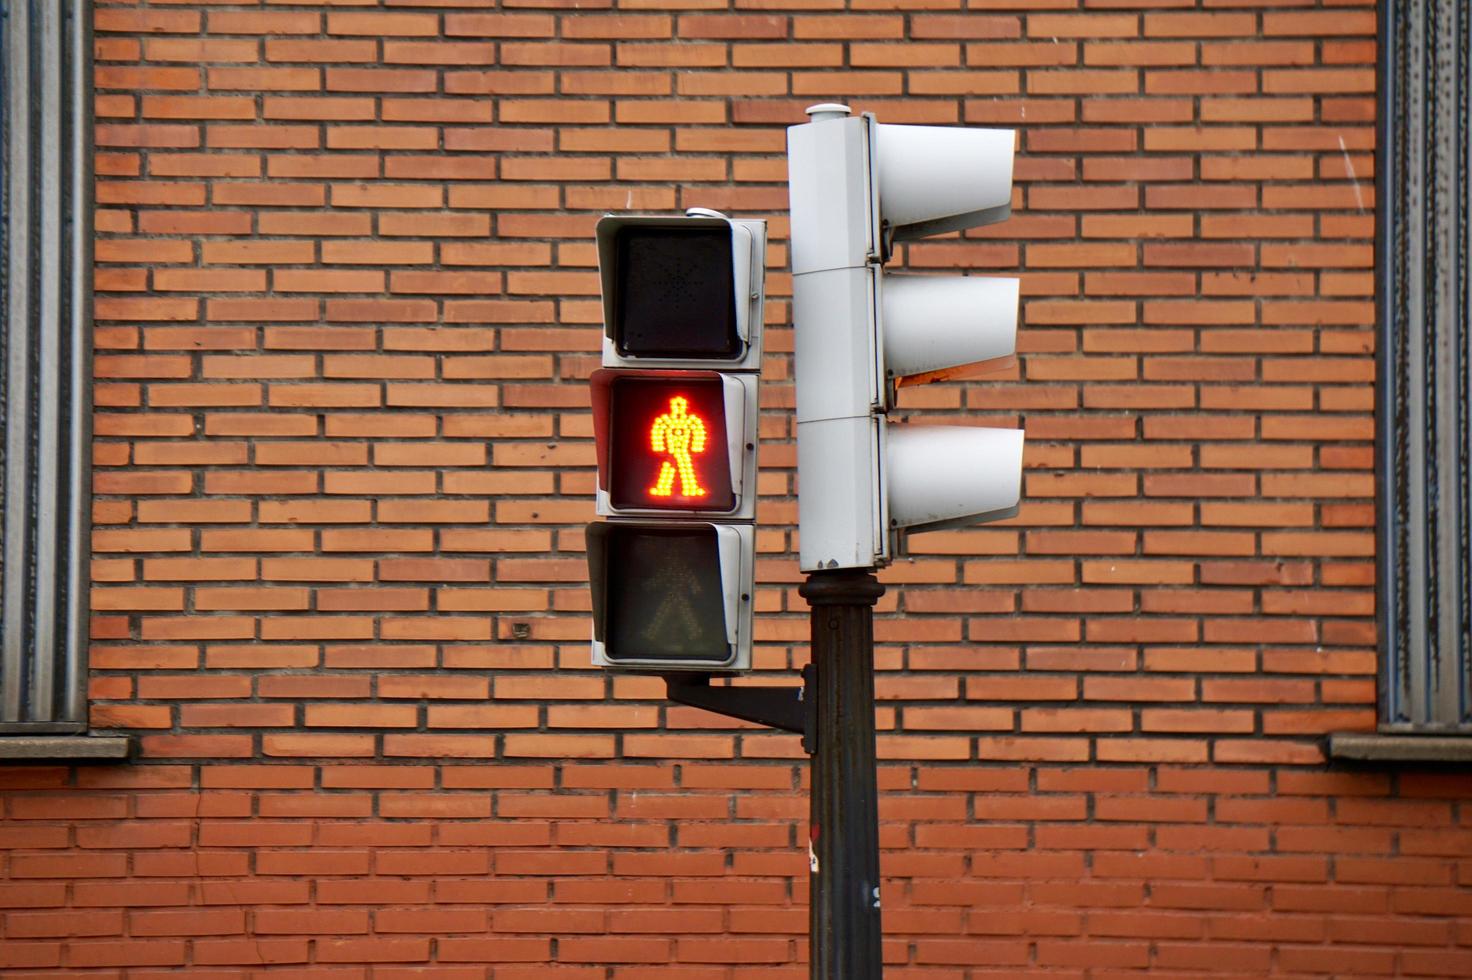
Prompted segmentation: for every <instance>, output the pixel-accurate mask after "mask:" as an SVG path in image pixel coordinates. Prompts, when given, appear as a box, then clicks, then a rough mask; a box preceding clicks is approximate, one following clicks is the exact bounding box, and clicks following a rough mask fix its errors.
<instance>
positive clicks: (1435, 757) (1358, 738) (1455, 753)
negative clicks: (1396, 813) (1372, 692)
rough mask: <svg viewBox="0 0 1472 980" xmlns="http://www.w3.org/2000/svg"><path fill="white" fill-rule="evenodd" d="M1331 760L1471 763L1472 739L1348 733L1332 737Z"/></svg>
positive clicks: (1469, 737)
mask: <svg viewBox="0 0 1472 980" xmlns="http://www.w3.org/2000/svg"><path fill="white" fill-rule="evenodd" d="M1329 757H1330V758H1333V759H1340V760H1345V761H1357V762H1440V763H1455V762H1472V735H1398V734H1390V733H1380V732H1345V733H1339V734H1334V735H1330V736H1329Z"/></svg>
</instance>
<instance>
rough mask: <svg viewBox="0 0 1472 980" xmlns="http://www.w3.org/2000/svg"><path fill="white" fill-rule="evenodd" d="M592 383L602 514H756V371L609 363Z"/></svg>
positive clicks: (742, 516) (751, 517)
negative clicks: (661, 368) (615, 365)
mask: <svg viewBox="0 0 1472 980" xmlns="http://www.w3.org/2000/svg"><path fill="white" fill-rule="evenodd" d="M591 389H592V398H593V433H594V439H595V442H596V444H597V447H598V497H597V511H598V513H599V514H600V515H602V516H605V517H620V516H637V515H641V514H648V513H651V512H657V513H667V514H674V516H679V515H678V514H676V513H675V512H681V513H683V514H684V515H686V516H710V517H723V518H731V519H740V520H754V519H755V516H756V444H757V437H756V435H757V430H756V427H757V408H758V406H757V401H756V399H757V378H756V375H755V374H737V373H734V372H718V371H688V370H686V371H638V370H625V369H617V368H605V369H603V370H601V371H595V372H594V373H593V376H592V379H591Z"/></svg>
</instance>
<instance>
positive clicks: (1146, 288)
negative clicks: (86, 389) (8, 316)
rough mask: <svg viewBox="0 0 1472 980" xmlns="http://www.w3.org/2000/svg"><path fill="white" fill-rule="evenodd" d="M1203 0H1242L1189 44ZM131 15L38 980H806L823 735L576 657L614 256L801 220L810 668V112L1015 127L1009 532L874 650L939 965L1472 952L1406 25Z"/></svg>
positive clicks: (771, 541) (983, 967)
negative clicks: (90, 565) (1023, 457)
mask: <svg viewBox="0 0 1472 980" xmlns="http://www.w3.org/2000/svg"><path fill="white" fill-rule="evenodd" d="M1198 6H1201V7H1202V9H1198ZM576 7H577V8H578V9H573V8H574V5H573V4H570V3H568V4H560V3H557V2H555V0H545V2H543V0H528V2H527V4H526V5H525V6H516V5H515V4H514V3H513V2H512V0H507V2H505V3H503V4H501V5H500V6H499V7H497V6H494V5H492V4H491V3H490V2H489V0H486V2H478V0H463V2H462V3H460V4H459V5H439V4H435V3H432V2H427V0H402V2H394V0H388V2H387V3H386V4H382V5H380V4H377V3H372V2H369V3H366V4H354V3H329V2H325V0H324V2H319V3H312V2H307V0H303V2H300V3H277V2H270V3H266V4H258V3H257V4H250V3H235V4H231V3H205V2H203V0H201V2H198V3H191V2H188V0H186V2H180V3H175V2H163V0H153V2H146V0H139V2H118V3H113V2H106V0H99V3H98V5H97V12H96V26H97V111H98V121H97V144H98V159H97V172H98V181H97V196H98V204H99V208H98V215H97V226H98V245H97V258H98V267H97V289H98V296H97V318H98V325H97V334H96V339H97V359H96V365H95V367H96V375H97V388H96V401H97V406H98V415H97V427H96V430H97V444H96V471H95V490H96V494H97V499H96V504H95V520H96V548H95V551H96V553H95V564H94V576H95V581H96V588H95V589H94V593H93V605H94V608H95V610H96V614H95V618H94V626H93V634H94V637H95V645H94V647H93V650H92V665H93V668H94V671H93V678H92V698H93V706H94V707H93V722H94V725H95V726H96V727H98V728H100V729H115V730H124V731H129V732H132V733H134V734H136V736H137V739H138V746H139V753H138V754H139V758H138V759H137V760H136V761H135V762H133V763H131V764H128V765H124V766H119V767H114V768H105V767H96V768H78V769H67V768H48V767H34V768H21V769H12V770H6V771H4V772H3V773H0V786H3V787H4V791H3V793H0V816H3V821H0V847H3V851H0V970H3V971H4V972H5V975H6V976H7V977H10V976H15V977H29V976H45V975H53V974H55V973H57V972H63V973H68V974H71V973H77V972H86V971H96V972H98V973H99V974H100V975H105V976H116V975H119V974H120V973H121V974H125V975H127V976H129V977H135V978H136V977H154V976H162V975H165V974H167V975H170V976H173V975H177V972H178V971H179V970H180V969H181V968H184V969H187V970H188V971H190V974H191V975H194V976H202V977H217V976H218V977H236V976H244V975H254V971H261V972H270V973H272V975H274V976H292V975H295V976H304V977H313V978H316V977H339V976H340V977H352V978H357V977H362V978H368V977H372V978H373V980H390V978H392V980H400V978H407V977H419V976H426V975H432V976H435V977H448V978H459V977H477V978H493V980H522V978H531V977H535V978H537V980H541V978H543V977H558V978H568V980H584V978H587V980H592V978H599V980H605V978H635V977H662V978H670V980H743V978H748V977H755V976H758V975H760V976H762V977H791V978H796V977H803V976H805V975H806V971H805V968H804V967H803V966H802V963H803V962H804V960H805V956H806V953H805V946H806V940H805V934H806V918H805V889H806V876H807V865H806V859H805V853H804V850H805V848H804V839H805V833H806V829H805V815H806V807H807V803H806V795H805V792H804V791H803V789H802V785H803V781H804V775H805V765H804V758H803V756H802V755H801V753H800V750H799V748H798V745H797V741H796V739H795V738H794V737H792V736H789V735H784V734H777V733H772V732H768V731H765V730H761V729H756V728H749V727H737V726H734V725H732V724H729V723H727V722H725V721H724V720H722V719H721V718H719V717H717V716H714V715H709V714H705V713H702V712H699V711H695V710H693V709H684V708H679V707H670V706H667V705H666V704H664V702H663V701H662V700H661V698H660V695H661V687H660V685H659V684H658V683H657V682H654V681H651V680H648V679H642V678H638V677H620V676H608V675H604V674H601V673H600V672H597V671H594V670H591V669H590V668H589V667H588V653H587V649H586V642H585V638H586V637H587V635H588V632H589V627H588V619H587V605H588V597H587V592H586V586H585V584H584V580H585V569H584V564H583V557H582V551H581V548H582V523H583V522H584V521H585V520H587V519H588V518H590V517H591V516H592V507H591V489H592V474H591V471H590V465H591V462H592V456H593V453H592V444H591V441H590V425H589V416H588V412H587V399H588V395H587V389H586V386H585V384H583V383H582V382H583V379H584V378H585V377H586V375H587V374H588V372H589V370H590V369H591V368H592V367H594V366H595V364H596V360H597V354H596V352H597V350H598V337H599V326H598V322H597V321H598V305H597V280H596V274H595V271H594V268H593V262H594V255H593V250H592V246H591V234H592V227H593V223H594V221H595V220H596V218H597V216H598V215H599V214H600V213H602V212H603V211H605V210H636V211H666V212H667V211H672V210H675V209H680V208H684V207H686V206H692V205H698V206H707V207H717V208H724V209H727V210H729V211H731V212H732V213H735V214H740V215H749V216H763V217H767V218H769V220H770V221H771V222H772V226H771V227H772V232H773V234H772V239H773V244H772V248H771V252H770V255H769V275H768V293H769V297H770V302H769V305H768V311H767V312H768V317H767V319H768V323H769V325H770V329H769V332H768V347H769V350H770V351H771V353H770V355H769V357H768V359H767V368H768V382H767V384H766V386H765V387H764V392H765V397H764V405H765V408H766V411H765V412H764V415H763V444H762V463H763V479H762V491H763V494H764V497H763V500H762V502H761V512H760V518H761V524H762V534H761V548H762V551H763V553H764V560H763V561H762V563H761V567H760V579H761V583H762V584H761V587H760V589H759V597H758V598H759V602H760V608H761V614H760V623H759V626H758V630H759V636H758V639H759V641H760V644H759V647H758V651H757V655H756V660H757V663H758V664H759V667H760V673H761V676H762V677H763V678H766V679H771V680H773V681H777V680H781V679H788V680H790V679H791V678H792V676H793V671H794V670H795V668H797V667H799V666H800V665H801V664H802V662H803V661H804V659H805V656H806V651H805V647H804V642H805V638H806V632H807V625H806V617H805V613H804V610H803V608H802V603H801V601H800V600H799V599H798V597H797V595H796V590H795V585H796V582H797V581H798V574H797V570H796V559H795V555H794V552H793V550H792V543H793V541H792V538H793V535H794V533H795V529H794V527H793V522H794V519H795V506H794V501H793V497H792V491H793V479H794V471H793V458H794V453H793V444H792V421H791V413H790V406H791V404H792V392H791V388H790V385H789V383H788V381H787V379H788V378H789V377H790V364H789V361H788V355H787V352H788V351H790V349H791V333H790V329H789V327H788V326H787V323H788V311H787V305H786V300H787V298H788V296H789V294H790V289H789V285H790V284H789V281H788V278H787V276H786V273H785V267H786V258H787V257H786V252H785V245H786V224H785V215H784V212H785V206H786V188H785V183H784V177H785V174H784V159H783V140H784V134H783V128H784V127H785V126H787V125H790V124H793V123H797V122H800V121H802V119H803V114H802V110H803V108H804V107H805V106H807V105H809V104H811V103H815V102H822V101H831V100H845V101H848V102H850V103H851V104H852V105H853V106H854V108H855V109H856V110H872V111H874V112H876V113H878V114H879V116H880V118H881V119H882V120H884V121H886V122H911V123H936V124H971V125H999V126H1015V127H1017V128H1018V129H1019V130H1020V131H1021V136H1020V143H1019V149H1020V152H1019V157H1018V165H1017V177H1018V180H1017V196H1016V203H1017V207H1016V210H1015V214H1014V217H1013V219H1012V220H1011V221H1009V222H1007V223H1006V224H1003V225H1000V226H998V227H996V228H993V229H988V230H986V231H985V232H983V233H979V234H968V235H967V236H966V237H965V238H964V239H955V238H952V239H949V240H936V241H931V242H927V243H922V244H917V245H913V246H911V247H910V248H909V250H908V254H907V255H906V256H905V259H906V262H907V264H908V265H909V266H910V267H911V268H916V269H929V270H937V271H938V270H945V269H953V268H967V269H976V270H981V271H984V272H987V271H997V272H1004V273H1011V272H1014V271H1016V270H1020V274H1021V275H1022V277H1023V291H1024V296H1025V314H1024V320H1025V328H1024V329H1023V331H1022V332H1021V334H1020V340H1019V344H1020V346H1021V348H1022V350H1023V352H1024V357H1023V358H1022V363H1021V367H1020V369H1019V371H1018V373H1017V375H1016V376H1015V377H1014V378H1011V379H1003V380H1001V381H999V382H998V381H993V382H990V383H985V384H977V383H972V384H964V385H946V386H933V387H928V388H924V389H920V390H914V391H912V392H910V394H909V395H908V396H907V404H908V405H909V406H910V407H912V408H914V409H917V410H924V411H925V412H926V413H927V414H932V415H937V416H942V417H946V418H965V419H968V420H975V421H978V422H984V421H990V422H995V423H1000V424H1004V425H1010V424H1016V423H1017V422H1018V420H1019V419H1021V418H1022V417H1024V416H1025V420H1026V427H1027V431H1028V434H1029V445H1028V467H1029V468H1028V472H1027V477H1026V497H1027V501H1026V504H1025V507H1024V510H1023V514H1022V516H1021V517H1020V518H1019V519H1017V520H1015V521H1012V522H1009V523H1006V524H998V525H992V526H989V527H986V528H982V529H977V530H968V531H958V532H948V533H939V534H932V535H928V536H923V537H917V538H915V539H914V540H913V549H914V557H913V558H912V559H911V560H906V561H902V562H899V563H897V564H896V565H895V566H894V567H893V568H891V569H890V570H888V571H887V572H886V573H885V574H884V579H885V581H886V582H887V583H888V584H889V585H890V587H891V588H890V591H889V593H888V595H887V596H886V597H885V599H884V600H883V602H882V604H881V612H880V618H879V622H878V623H877V632H878V636H879V638H880V640H881V641H882V648H881V649H880V651H879V655H878V656H879V664H880V672H879V676H878V690H879V696H880V698H881V704H880V708H879V719H880V725H881V729H882V730H881V735H880V742H879V752H880V756H881V759H882V771H881V780H882V785H883V787H884V789H885V794H884V799H883V803H882V807H881V810H882V817H883V821H884V822H883V827H882V837H883V845H884V858H883V859H884V868H885V872H886V874H887V876H888V879H887V881H886V884H885V889H884V903H885V925H886V937H887V940H886V958H887V960H888V961H889V962H890V964H891V970H890V973H891V975H893V976H908V977H913V978H916V980H922V978H923V980H963V978H972V977H980V976H992V975H998V974H1000V975H1007V974H1012V975H1018V974H1023V973H1026V974H1027V975H1039V976H1042V975H1047V976H1062V977H1084V976H1089V977H1094V978H1104V977H1113V976H1118V975H1122V974H1126V973H1134V972H1140V971H1144V970H1146V969H1149V970H1151V971H1152V972H1153V973H1154V974H1155V975H1157V976H1160V977H1188V976H1198V975H1201V974H1207V973H1219V972H1220V973H1236V974H1239V975H1257V976H1263V975H1274V976H1280V975H1281V976H1290V975H1291V976H1329V975H1333V976H1346V975H1350V974H1354V975H1377V976H1378V975H1389V974H1403V975H1416V976H1466V975H1472V892H1469V889H1468V887H1467V886H1468V883H1469V880H1472V862H1469V855H1472V809H1469V808H1468V807H1467V805H1465V804H1464V803H1463V802H1462V801H1463V799H1464V798H1466V797H1467V795H1468V791H1469V789H1472V784H1469V782H1468V780H1467V779H1466V778H1465V777H1463V776H1461V775H1460V774H1437V773H1432V772H1426V771H1381V770H1374V769H1370V770H1362V771H1345V770H1343V769H1339V768H1335V767H1333V766H1331V765H1329V764H1328V763H1327V762H1326V759H1325V757H1324V753H1323V749H1322V735H1323V734H1324V733H1326V732H1329V731H1334V730H1346V729H1368V728H1371V727H1372V726H1373V723H1374V707H1373V701H1374V670H1375V651H1374V630H1373V620H1372V614H1373V591H1372V574H1373V568H1372V557H1373V526H1372V525H1373V512H1372V503H1373V498H1372V495H1373V478H1372V471H1371V467H1372V457H1371V438H1372V435H1371V431H1372V430H1371V407H1372V405H1371V402H1372V382H1373V360H1372V348H1373V310H1372V304H1371V296H1372V289H1373V285H1372V269H1371V265H1372V253H1371V244H1370V243H1371V237H1372V234H1373V208H1374V199H1373V157H1372V153H1373V142H1374V139H1373V117H1374V100H1373V90H1374V58H1375V45H1374V19H1373V11H1372V8H1371V4H1370V3H1369V2H1365V0H1346V2H1332V0H1324V2H1322V3H1318V2H1314V0H1301V2H1299V0H1280V2H1259V3H1252V2H1247V0H1205V3H1204V4H1203V5H1198V4H1197V3H1196V2H1194V0H1155V2H1145V0H1142V2H1140V3H1126V2H1110V0H1097V2H1096V0H1088V2H1086V3H1080V2H1078V0H1036V2H1032V3H1028V2H1022V0H1018V2H1013V3H1006V2H993V0H987V2H982V3H976V4H973V5H972V7H974V8H979V9H962V7H961V6H960V5H959V4H958V3H957V2H955V0H915V2H906V3H894V4H885V3H877V4H874V3H864V2H854V3H852V4H850V5H849V6H847V7H844V6H841V5H840V4H838V3H807V2H797V0H793V2H791V3H789V4H786V5H784V4H783V3H782V2H781V0H772V2H760V3H756V2H753V3H738V4H736V5H735V7H734V8H731V7H728V6H727V5H724V4H721V5H714V4H711V3H709V2H704V0H689V2H688V4H686V5H682V4H681V3H680V0H669V2H668V3H659V2H640V3H631V4H629V5H628V6H627V7H624V8H621V9H618V10H615V9H613V8H612V7H611V6H610V4H609V3H608V2H606V0H605V2H602V3H600V2H598V0H588V2H580V3H578V4H576Z"/></svg>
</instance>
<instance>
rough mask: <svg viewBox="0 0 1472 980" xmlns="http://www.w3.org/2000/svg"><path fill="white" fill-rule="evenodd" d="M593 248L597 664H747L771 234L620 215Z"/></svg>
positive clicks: (592, 528)
mask: <svg viewBox="0 0 1472 980" xmlns="http://www.w3.org/2000/svg"><path fill="white" fill-rule="evenodd" d="M595 240H596V244H597V251H598V268H599V277H600V281H601V286H602V298H603V368H602V369H601V370H598V371H594V372H593V375H592V377H591V379H590V386H589V387H590V390H591V396H592V404H593V435H594V442H595V444H596V447H597V461H598V474H597V490H596V510H597V513H598V514H599V515H600V516H602V517H604V518H607V519H606V520H604V521H598V522H594V523H592V524H589V525H588V533H587V552H588V580H589V583H590V585H591V588H592V606H593V610H592V611H593V662H594V663H595V664H597V665H600V666H603V667H607V668H612V669H623V670H641V671H656V672H662V673H669V672H678V671H700V672H712V671H736V670H746V669H749V668H750V666H751V631H752V591H753V581H754V575H755V572H754V569H755V564H756V562H755V550H756V533H755V527H754V521H755V520H756V476H757V468H756V467H757V458H756V451H757V422H758V409H759V405H758V398H757V396H758V379H759V376H760V370H761V354H762V307H763V302H764V290H763V281H764V276H763V272H764V269H765V254H766V224H765V222H761V221H753V220H742V219H731V218H727V217H725V216H724V215H721V214H718V213H717V212H714V211H704V210H692V211H689V212H687V213H686V214H685V215H684V216H671V217H665V216H657V215H632V216H614V215H610V216H606V217H604V218H603V219H601V220H600V221H599V222H598V226H597V230H596V232H595Z"/></svg>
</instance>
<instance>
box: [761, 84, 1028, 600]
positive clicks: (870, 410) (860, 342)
mask: <svg viewBox="0 0 1472 980" xmlns="http://www.w3.org/2000/svg"><path fill="white" fill-rule="evenodd" d="M808 113H809V115H810V117H811V119H810V121H809V122H807V123H804V124H802V125H799V126H793V127H791V128H790V129H788V131H787V147H788V180H789V185H788V189H789V193H790V198H791V220H792V234H791V251H792V276H793V286H792V290H793V324H794V334H795V339H794V343H795V361H796V364H795V368H796V382H797V453H798V526H799V534H800V537H801V540H800V544H799V563H800V565H801V567H802V569H803V570H804V571H813V570H817V569H826V568H873V567H877V566H880V565H884V564H886V563H887V562H888V561H890V560H891V558H893V557H894V556H895V554H896V552H897V551H898V547H899V545H898V542H897V540H896V539H897V537H898V532H901V531H904V530H906V529H909V530H931V529H936V528H942V527H953V526H959V525H964V524H973V523H979V522H982V521H988V520H999V519H1001V518H1004V517H1008V516H1011V515H1012V514H1015V513H1016V509H1017V506H1018V502H1019V500H1020V497H1021V482H1022V432H1021V431H1020V430H1015V429H988V428H982V427H977V426H963V425H917V424H909V423H906V424H898V423H891V422H889V421H888V420H887V419H886V413H888V412H889V411H890V410H892V409H893V408H894V407H895V391H896V388H898V387H901V386H904V385H906V384H918V383H925V382H928V381H937V380H944V379H947V378H952V377H959V376H961V375H963V374H965V373H968V372H971V371H974V370H976V367H977V365H981V364H985V363H987V362H993V363H996V362H1002V361H1003V360H1004V359H1007V358H1010V357H1012V356H1013V354H1014V353H1015V350H1016V331H1017V305H1018V284H1017V280H1016V279H1006V278H998V277H971V276H919V275H896V274H890V273H886V272H885V271H884V269H883V266H884V263H886V262H888V261H889V260H890V259H891V257H892V256H893V252H894V248H895V245H896V244H897V243H901V242H905V241H911V240H915V239H919V238H924V237H928V236H930V235H937V234H942V233H945V232H951V231H958V230H961V229H965V228H971V227H976V226H978V225H985V224H991V223H993V222H996V221H1001V220H1003V219H1005V218H1006V217H1007V216H1008V215H1009V214H1010V212H1011V205H1012V155H1013V133H1012V131H1011V130H990V129H963V128H953V127H939V126H895V125H884V124H881V123H879V122H877V121H876V120H875V119H874V117H873V115H872V114H868V113H865V114H863V115H862V116H857V117H855V116H852V115H850V113H849V110H848V107H847V106H841V105H831V104H829V105H820V106H814V107H813V108H811V109H809V110H808Z"/></svg>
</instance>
